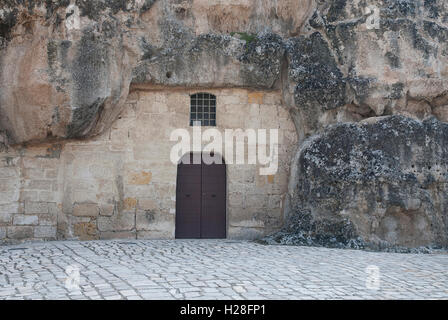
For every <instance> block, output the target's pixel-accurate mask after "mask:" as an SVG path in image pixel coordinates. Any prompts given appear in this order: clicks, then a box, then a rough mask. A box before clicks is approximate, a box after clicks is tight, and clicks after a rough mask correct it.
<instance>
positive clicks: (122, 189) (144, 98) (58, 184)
mask: <svg viewBox="0 0 448 320" xmlns="http://www.w3.org/2000/svg"><path fill="white" fill-rule="evenodd" d="M204 91H205V92H209V93H212V94H214V95H216V97H217V127H216V128H217V129H218V130H220V131H222V132H223V130H224V129H237V128H241V129H247V128H251V129H258V128H264V129H279V170H278V172H277V174H276V175H273V176H261V175H259V166H257V165H248V164H245V165H238V164H229V165H227V191H228V194H227V216H228V226H227V230H228V237H229V238H240V239H241V238H242V239H252V238H258V237H261V236H263V235H265V234H268V233H270V232H272V231H274V230H278V229H279V228H280V227H281V226H282V224H283V211H284V208H285V203H284V202H285V195H286V192H287V185H288V176H289V167H290V162H291V157H292V155H293V154H294V152H295V146H296V144H297V136H296V132H295V128H294V125H293V122H292V120H291V118H290V116H289V112H288V111H287V110H286V109H285V108H283V107H282V101H281V95H280V93H279V92H275V91H264V92H261V91H248V90H243V89H211V90H203V89H201V90H193V89H191V90H183V89H178V90H174V89H170V90H154V89H148V88H146V89H144V90H134V91H133V92H132V94H131V95H130V96H129V98H128V100H127V103H126V108H125V111H124V112H123V113H122V114H121V115H120V116H119V119H118V120H117V121H116V122H115V123H114V124H113V126H112V127H111V128H110V129H109V130H106V132H104V133H103V134H101V135H99V136H97V137H95V138H93V139H89V140H77V141H67V142H65V143H63V144H59V143H58V144H48V145H40V146H34V147H21V148H17V149H14V148H9V149H8V150H5V151H4V152H2V153H0V159H1V162H0V163H1V167H0V179H1V183H0V188H1V189H0V191H1V193H0V218H1V219H0V239H1V240H5V239H6V240H7V241H13V240H20V239H72V238H79V239H83V240H89V239H108V238H173V237H174V230H175V208H176V203H175V199H176V174H177V166H176V165H174V164H172V163H171V161H170V152H171V147H172V146H173V145H174V144H175V143H176V142H171V141H169V138H170V133H171V132H172V130H174V129H177V128H184V129H188V130H190V132H191V131H192V127H190V126H189V108H190V98H189V95H190V94H193V93H196V92H204ZM204 129H205V128H204ZM246 152H247V150H246ZM228 162H229V161H228Z"/></svg>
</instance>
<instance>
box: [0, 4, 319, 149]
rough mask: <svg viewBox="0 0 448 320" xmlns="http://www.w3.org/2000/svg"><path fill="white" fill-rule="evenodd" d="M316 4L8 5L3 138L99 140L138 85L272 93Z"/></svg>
mask: <svg viewBox="0 0 448 320" xmlns="http://www.w3.org/2000/svg"><path fill="white" fill-rule="evenodd" d="M258 2H262V4H261V3H258ZM310 6H311V1H309V0H301V1H291V0H285V1H279V2H278V3H277V4H273V3H271V1H255V0H252V1H216V3H214V2H213V1H212V2H210V1H175V0H170V1H155V0H132V1H121V0H119V1H112V0H95V1H84V0H76V1H69V0H65V1H43V0H40V1H19V0H16V1H7V2H6V3H5V2H3V3H1V4H0V44H1V47H0V50H1V58H0V59H1V60H0V64H1V65H0V70H1V73H0V79H1V83H2V86H1V88H0V90H1V92H0V131H1V132H2V133H3V140H8V144H12V145H14V144H21V143H25V142H44V141H52V140H54V139H55V138H56V139H58V138H62V139H65V138H86V137H91V136H93V135H97V134H99V133H101V132H103V131H104V130H105V129H106V128H108V127H110V126H111V124H112V123H113V121H114V120H115V119H116V118H117V117H118V115H119V114H120V112H122V111H123V106H124V102H125V100H126V97H127V95H128V93H129V87H130V84H131V82H132V83H135V84H142V83H146V84H148V83H150V84H153V85H165V86H191V87H194V86H204V87H255V88H272V87H273V86H274V83H275V81H276V80H277V79H278V78H279V74H280V68H281V64H282V60H283V54H284V48H283V42H282V38H281V36H289V35H293V34H297V33H298V30H299V29H300V26H301V25H302V24H303V23H304V21H305V18H306V16H307V14H308V10H309V9H310ZM255 7H257V8H258V9H257V10H256V11H255V12H253V11H251V10H248V8H255ZM293 8H294V9H299V8H300V9H299V14H298V15H296V14H294V15H293V14H292V13H293V12H292V11H291V10H290V9H293ZM273 12H276V14H274V15H273ZM224 26H225V28H224ZM266 27H268V28H267V29H266V32H265V33H264V34H260V36H256V35H255V34H254V35H252V33H258V32H261V31H263V30H264V29H265V28H266ZM273 31H275V32H278V33H279V35H276V34H273V33H272V32H273ZM231 32H239V33H238V34H236V35H235V34H234V36H231V34H230V33H231ZM232 34H233V33H232ZM240 38H243V39H244V40H242V39H240Z"/></svg>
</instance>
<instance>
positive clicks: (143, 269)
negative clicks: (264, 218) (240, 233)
mask: <svg viewBox="0 0 448 320" xmlns="http://www.w3.org/2000/svg"><path fill="white" fill-rule="evenodd" d="M13 228H16V229H13ZM27 228H31V227H24V226H20V227H9V228H8V230H7V232H10V233H11V232H15V233H16V234H17V236H21V235H22V234H23V233H26V232H28V229H27ZM51 232H53V230H52V231H51ZM14 249H16V250H14ZM0 253H1V254H0V300H6V299H58V300H59V299H80V300H84V299H106V300H117V299H129V300H139V299H148V300H156V299H195V300H196V299H197V300H201V299H447V300H448V274H447V272H446V266H447V265H448V255H447V254H446V253H442V252H441V253H440V254H430V255H429V254H426V255H425V254H398V253H380V252H378V253H376V252H366V251H354V250H340V249H327V248H312V247H294V246H265V245H259V244H256V243H253V242H246V241H226V240H175V241H174V240H132V241H126V242H123V241H120V240H110V241H87V242H79V241H69V242H61V241H54V242H43V243H42V242H41V243H25V244H21V245H20V246H1V247H0ZM68 267H70V268H68ZM372 267H374V269H375V268H377V269H376V270H378V276H379V277H378V278H372V273H369V272H368V270H372ZM369 268H370V269H369ZM73 270H75V271H77V272H79V278H77V274H78V273H77V272H74V273H73V272H71V271H73ZM99 270H101V272H99ZM3 275H7V276H3ZM69 278H70V279H72V280H76V281H78V282H77V283H78V285H79V289H76V286H75V288H66V287H65V284H66V281H67V279H69ZM76 281H75V283H76Z"/></svg>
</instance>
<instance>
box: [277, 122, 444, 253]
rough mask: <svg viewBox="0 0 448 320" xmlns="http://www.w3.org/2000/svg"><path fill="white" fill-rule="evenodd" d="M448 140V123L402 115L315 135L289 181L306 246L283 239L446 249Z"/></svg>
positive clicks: (298, 228)
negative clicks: (412, 118) (433, 246)
mask: <svg viewBox="0 0 448 320" xmlns="http://www.w3.org/2000/svg"><path fill="white" fill-rule="evenodd" d="M447 139H448V125H447V124H445V123H441V122H439V121H437V120H436V119H434V118H431V119H427V120H425V121H424V122H420V121H416V120H411V119H409V118H405V117H403V116H389V117H383V118H375V119H374V120H369V121H362V122H360V123H358V124H337V125H334V126H332V127H330V128H328V130H326V131H325V132H324V133H322V134H319V135H317V136H314V137H313V138H311V139H310V140H309V141H307V142H306V143H305V144H304V145H303V147H302V149H301V151H300V154H299V157H298V158H297V159H296V163H295V170H294V169H293V182H291V183H292V184H293V186H292V188H291V190H292V192H293V194H292V195H291V196H292V203H291V204H292V208H293V212H295V213H296V214H298V215H299V216H300V217H301V219H300V221H301V224H299V225H298V226H296V232H294V231H293V230H291V229H290V230H289V231H290V232H291V233H292V234H294V233H299V234H301V236H302V239H301V238H300V237H297V238H296V239H294V237H291V236H288V235H285V234H283V235H282V236H279V237H278V238H277V240H279V241H293V242H294V241H300V240H302V241H305V240H310V241H311V242H316V243H318V244H323V245H345V246H348V247H357V246H365V245H366V243H369V244H370V245H372V244H373V245H376V246H377V247H387V246H393V245H397V246H406V247H419V246H430V245H435V246H444V247H446V246H447V245H448V217H447V215H446V212H447V206H448V198H447V197H446V196H445V195H446V194H447V190H446V185H447V179H448V175H447V163H446V159H447V153H448V144H447ZM310 217H312V219H311V220H312V222H311V221H308V220H310ZM295 218H297V217H295ZM304 222H307V225H306V226H305V223H304ZM313 224H314V225H313ZM318 226H320V230H319V227H318ZM305 230H306V231H307V233H306V234H303V232H304V231H305ZM296 236H297V235H296Z"/></svg>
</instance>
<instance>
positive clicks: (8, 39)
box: [0, 0, 448, 246]
mask: <svg viewBox="0 0 448 320" xmlns="http://www.w3.org/2000/svg"><path fill="white" fill-rule="evenodd" d="M447 40H448V3H447V2H446V1H444V0H354V1H347V0H330V1H327V0H326V1H324V0H278V1H269V0H236V1H235V0H233V1H230V0H212V1H210V0H207V1H206V0H184V1H181V0H166V1H160V0H131V1H123V0H93V1H86V0H64V1H56V0H46V1H44V0H37V1H27V0H8V1H2V2H1V3H0V83H1V85H0V152H3V151H5V150H7V149H8V148H19V149H20V148H23V147H26V146H29V145H33V144H36V143H48V142H50V143H52V142H57V143H63V142H64V141H65V140H67V139H91V138H92V137H94V136H98V135H100V134H102V133H104V132H105V131H106V130H108V129H110V128H111V126H112V124H113V123H115V121H116V120H117V118H118V117H119V115H120V114H121V113H122V112H123V110H124V108H125V101H126V99H127V97H128V94H129V92H130V91H132V90H138V89H142V90H146V89H150V88H159V89H160V88H163V89H166V88H170V87H171V88H175V87H191V88H252V89H257V90H268V89H276V90H281V91H282V95H283V104H284V105H285V107H286V108H287V109H288V110H289V111H290V113H291V116H292V118H293V121H294V124H295V127H296V130H297V134H298V139H299V142H298V148H299V151H298V154H297V156H296V159H297V163H296V164H295V165H293V167H295V168H296V169H297V170H296V171H294V170H293V172H292V175H291V178H290V190H289V194H290V199H289V202H290V206H289V208H287V211H288V214H289V216H290V217H291V219H292V220H291V223H290V224H289V227H291V226H294V227H293V228H292V229H291V228H289V229H288V228H287V229H288V230H287V231H285V232H284V233H288V232H289V233H291V232H292V234H296V235H297V234H301V231H300V230H302V231H303V230H305V231H306V230H308V231H309V230H313V231H312V233H313V234H314V236H312V237H311V238H313V237H314V238H313V239H314V240H312V242H315V243H324V244H328V241H327V240H328V239H330V240H331V239H332V238H337V239H339V240H337V242H340V243H343V244H344V245H350V246H361V245H362V243H367V242H368V243H376V244H381V243H388V244H391V245H401V246H420V245H430V244H434V245H446V244H447V242H446V241H447V239H446V232H447V229H446V225H447V224H446V211H445V199H444V189H443V181H444V180H443V174H441V173H439V172H438V171H437V170H438V169H437V168H439V167H438V166H441V167H440V168H439V169H440V170H443V165H444V164H443V163H442V160H443V159H444V157H445V153H444V152H445V149H444V146H445V145H446V143H447V142H448V141H446V134H445V131H444V130H445V124H444V123H445V122H446V121H448V44H447ZM385 116H387V117H389V118H384V119H383V118H381V117H385ZM370 118H371V120H369V123H367V122H365V121H366V120H365V119H370ZM377 118H378V119H377ZM429 119H430V120H429ZM436 119H437V120H436ZM438 121H440V122H438ZM335 124H338V125H336V126H334V127H333V126H331V125H335ZM381 130H384V132H381ZM386 133H387V134H386ZM369 135H372V136H369ZM377 137H381V139H382V142H381V143H382V144H380V142H378V141H377V140H375V139H376V138H377ZM412 137H413V138H412ZM423 137H424V140H422V139H423ZM392 146H393V147H394V148H392ZM436 146H437V147H436ZM339 149H340V150H339ZM313 150H314V151H313ZM338 150H339V151H338ZM403 150H404V151H403ZM313 152H315V154H314V153H313ZM334 152H336V153H334ZM347 152H348V153H347ZM375 152H377V153H375ZM311 155H313V156H312V159H314V160H316V161H317V162H316V163H315V162H312V161H311V160H310V159H311V158H310V157H311ZM417 162H418V163H420V164H421V168H427V169H426V171H424V172H423V171H422V172H420V173H419V172H414V171H413V170H414V169H415V170H418V168H420V167H418V166H419V164H417ZM424 162H425V163H428V164H429V165H425V166H424V165H423V164H422V163H424ZM326 164H328V165H330V166H329V167H326ZM428 168H429V169H428ZM367 172H368V173H369V174H368V173H367ZM370 173H371V174H370ZM411 173H412V174H414V176H415V178H411ZM433 178H434V179H435V180H434V181H435V182H434V183H432V184H431V183H429V182H425V181H426V180H425V179H429V180H428V181H432V180H431V179H433ZM421 179H423V180H421ZM437 179H439V180H437ZM330 182H331V183H330ZM425 183H426V184H425ZM325 188H329V191H328V192H325V191H326V190H327V189H325ZM332 188H335V189H332ZM321 189H322V190H321ZM372 190H374V191H372ZM374 200H375V201H374ZM444 219H445V220H444ZM294 221H295V222H294ZM297 221H299V223H296V222H297ZM327 222H328V223H327ZM333 222H335V223H336V224H334V223H333ZM285 230H286V229H285ZM322 230H324V231H322ZM308 231H307V232H308ZM327 236H328V237H330V238H328V237H327ZM327 238H328V239H327ZM318 239H321V240H318ZM322 239H323V240H322ZM325 239H327V240H325ZM351 240H353V241H351ZM330 242H331V241H330Z"/></svg>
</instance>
